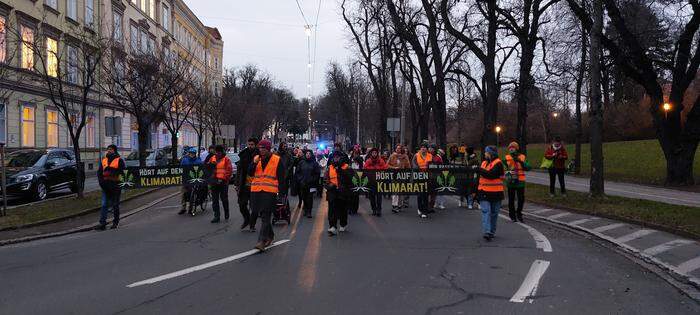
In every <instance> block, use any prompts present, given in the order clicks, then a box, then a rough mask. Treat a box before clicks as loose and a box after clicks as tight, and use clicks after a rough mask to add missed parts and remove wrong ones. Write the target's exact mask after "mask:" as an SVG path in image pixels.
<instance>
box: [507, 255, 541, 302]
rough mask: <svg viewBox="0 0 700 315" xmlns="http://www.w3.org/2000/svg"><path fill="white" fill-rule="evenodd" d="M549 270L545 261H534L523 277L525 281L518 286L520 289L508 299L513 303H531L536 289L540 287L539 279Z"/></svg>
mask: <svg viewBox="0 0 700 315" xmlns="http://www.w3.org/2000/svg"><path fill="white" fill-rule="evenodd" d="M547 268H549V262H548V261H545V260H535V261H534V262H533V263H532V266H530V271H529V272H528V273H527V276H525V280H523V283H522V284H521V285H520V288H519V289H518V291H517V292H515V295H513V297H512V298H511V299H510V301H511V302H514V303H522V302H525V300H528V302H530V303H532V301H533V299H532V298H533V297H534V296H535V294H536V293H537V287H538V286H539V285H540V279H541V278H542V276H543V275H544V273H545V272H546V271H547Z"/></svg>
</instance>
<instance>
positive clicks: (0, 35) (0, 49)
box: [0, 16, 7, 62]
mask: <svg viewBox="0 0 700 315" xmlns="http://www.w3.org/2000/svg"><path fill="white" fill-rule="evenodd" d="M6 38H7V35H6V32H5V17H4V16H0V62H5V57H6V56H7V45H6V44H5V39H6Z"/></svg>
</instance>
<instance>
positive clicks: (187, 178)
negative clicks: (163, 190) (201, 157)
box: [120, 166, 206, 189]
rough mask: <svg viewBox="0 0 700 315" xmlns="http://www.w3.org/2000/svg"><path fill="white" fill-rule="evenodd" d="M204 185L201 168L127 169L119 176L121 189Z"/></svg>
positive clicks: (150, 167) (158, 167)
mask: <svg viewBox="0 0 700 315" xmlns="http://www.w3.org/2000/svg"><path fill="white" fill-rule="evenodd" d="M196 184H206V179H205V177H204V169H203V167H202V166H146V167H127V168H126V169H125V170H124V174H123V175H122V176H121V184H120V185H121V187H122V188H124V189H133V188H155V187H167V186H180V185H185V186H188V185H196Z"/></svg>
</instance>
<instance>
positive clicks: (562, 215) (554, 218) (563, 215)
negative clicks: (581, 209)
mask: <svg viewBox="0 0 700 315" xmlns="http://www.w3.org/2000/svg"><path fill="white" fill-rule="evenodd" d="M568 215H571V213H568V212H563V213H559V214H555V215H553V216H549V217H547V219H552V220H556V219H559V218H563V217H566V216H568Z"/></svg>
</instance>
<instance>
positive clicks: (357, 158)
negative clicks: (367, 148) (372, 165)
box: [343, 144, 365, 214]
mask: <svg viewBox="0 0 700 315" xmlns="http://www.w3.org/2000/svg"><path fill="white" fill-rule="evenodd" d="M343 154H345V153H343ZM345 156H347V155H345ZM364 165H365V159H364V157H363V154H362V148H361V147H360V145H359V144H356V145H355V146H354V147H353V149H352V152H351V153H350V166H351V168H352V169H353V170H354V171H356V172H357V171H360V170H362V168H363V167H364ZM348 207H349V210H348V212H349V213H350V214H357V211H358V210H359V209H360V195H358V194H353V195H352V196H351V199H350V202H349V203H348Z"/></svg>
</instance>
